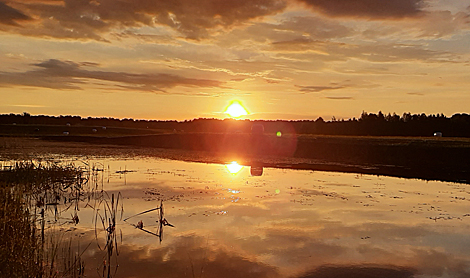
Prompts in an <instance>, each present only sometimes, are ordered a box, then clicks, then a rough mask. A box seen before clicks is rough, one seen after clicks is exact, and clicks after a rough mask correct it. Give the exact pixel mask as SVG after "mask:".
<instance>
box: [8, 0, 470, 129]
mask: <svg viewBox="0 0 470 278" xmlns="http://www.w3.org/2000/svg"><path fill="white" fill-rule="evenodd" d="M469 15H470V0H382V1H376V0H329V1H326V0H237V1H235V0H233V1H229V0H201V1H193V0H181V1H167V0H165V1H163V0H132V1H130V0H129V1H117V0H93V1H89V0H80V1H78V0H66V1H60V0H3V1H0V36H1V37H0V97H1V99H2V100H1V102H0V113H2V114H3V113H22V112H24V111H26V112H29V113H31V114H48V115H61V114H62V115H80V116H85V117H87V116H97V117H102V116H104V117H117V118H131V117H132V118H145V119H176V120H184V119H192V118H197V117H225V114H223V113H222V112H223V111H224V109H225V107H226V106H227V104H228V103H230V101H233V100H240V101H241V102H242V103H243V104H244V106H246V107H247V109H248V110H249V111H250V113H251V114H250V115H249V116H248V117H249V118H252V119H315V118H317V117H318V116H322V117H324V118H325V119H327V120H329V119H331V117H332V116H335V117H336V118H337V119H340V118H350V117H359V116H360V114H361V112H362V111H363V110H365V111H368V112H377V111H379V110H381V111H383V112H385V113H388V112H392V113H393V112H396V113H398V114H402V113H403V112H411V113H426V114H431V113H444V114H446V115H447V116H450V115H452V114H454V113H468V112H470V111H469V108H468V104H469V103H470V95H469V93H468V90H469V89H468V88H470V86H469V85H470V78H469V77H470V76H469V72H470V71H469V57H470V55H469V54H470V51H469V49H470V17H469Z"/></svg>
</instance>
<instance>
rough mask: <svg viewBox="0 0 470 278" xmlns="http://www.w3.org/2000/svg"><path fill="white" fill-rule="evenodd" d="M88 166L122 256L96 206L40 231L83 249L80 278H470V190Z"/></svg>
mask: <svg viewBox="0 0 470 278" xmlns="http://www.w3.org/2000/svg"><path fill="white" fill-rule="evenodd" d="M63 160H64V161H65V162H70V160H71V158H66V159H63ZM72 160H73V159H72ZM74 163H75V164H76V165H81V163H82V164H83V165H85V164H84V162H82V161H80V160H75V161H74ZM86 163H87V165H88V166H94V167H96V168H98V169H100V170H101V169H102V171H98V172H96V173H97V176H96V180H95V182H96V183H97V184H98V186H99V187H98V188H99V189H100V190H103V191H102V192H104V193H105V198H107V200H108V201H107V204H108V205H109V204H111V198H112V196H113V195H114V198H115V202H117V201H118V200H119V204H118V206H117V207H115V208H114V211H116V225H115V231H116V232H115V241H116V242H114V246H115V247H117V249H116V248H114V252H113V254H112V255H111V256H108V253H107V251H106V250H104V248H103V247H104V245H105V244H106V241H107V232H106V231H105V229H106V227H107V226H108V224H107V223H108V222H107V221H106V219H109V214H106V215H105V212H104V210H101V211H99V212H98V214H100V216H99V217H97V210H96V207H99V206H100V204H98V205H97V203H96V202H95V203H93V202H89V201H87V202H79V203H77V204H76V210H75V211H74V212H73V213H72V212H70V209H66V205H60V206H61V207H59V211H62V213H61V216H60V217H59V218H58V219H57V221H55V220H52V219H50V221H49V223H47V224H46V231H48V232H49V233H51V234H52V233H56V234H57V233H60V234H61V235H60V238H61V241H62V242H68V241H69V240H70V239H72V240H73V241H74V242H76V244H79V246H80V247H74V248H80V249H76V250H77V251H76V252H77V254H81V258H82V260H84V262H85V274H86V276H87V277H100V276H108V275H109V276H112V277H224V278H229V277H244V278H248V277H369V276H366V275H368V274H369V275H372V274H374V275H376V276H370V277H470V251H469V250H470V233H469V232H470V206H469V205H470V202H469V201H470V195H469V193H470V190H469V188H468V185H465V184H457V183H446V182H436V181H429V182H427V181H422V180H410V179H400V178H392V177H383V176H380V177H379V176H369V175H358V174H347V173H332V172H313V171H299V170H285V169H274V168H265V169H262V172H261V169H250V167H249V166H245V167H237V165H236V164H230V165H218V164H203V163H190V162H183V161H174V160H164V159H158V158H138V159H121V158H115V159H90V160H87V161H86ZM250 170H252V171H251V172H250ZM252 174H254V175H252ZM161 204H163V208H164V215H163V216H161V214H160V210H159V209H158V208H160V206H161ZM102 205H103V203H101V206H102ZM121 205H122V206H121ZM93 207H94V208H95V209H93ZM74 213H76V214H77V216H78V217H79V219H80V221H79V223H78V224H75V223H72V221H69V220H70V218H72V217H73V214H74ZM97 219H98V220H97ZM101 219H104V220H103V222H101ZM124 219H125V221H124ZM95 220H97V221H96V223H95ZM165 220H166V222H165ZM162 221H163V222H164V224H165V225H162ZM139 222H141V224H139ZM102 223H105V224H102ZM168 224H170V225H168ZM139 225H142V226H141V227H142V229H139V228H137V227H138V226H139ZM103 226H104V227H103ZM172 226H173V227H172ZM116 243H117V244H116ZM116 251H117V252H116ZM106 265H107V266H108V268H111V271H110V272H107V270H106V267H104V266H106ZM335 275H336V276H335ZM341 275H342V276H341ZM355 275H356V276H355Z"/></svg>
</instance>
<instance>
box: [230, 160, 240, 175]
mask: <svg viewBox="0 0 470 278" xmlns="http://www.w3.org/2000/svg"><path fill="white" fill-rule="evenodd" d="M225 168H227V171H228V172H229V173H230V174H232V175H236V174H238V173H239V172H240V171H241V170H242V169H243V168H244V166H241V165H239V164H238V163H237V162H236V161H232V162H231V163H229V164H225Z"/></svg>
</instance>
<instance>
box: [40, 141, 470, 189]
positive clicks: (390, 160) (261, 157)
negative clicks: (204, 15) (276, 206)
mask: <svg viewBox="0 0 470 278" xmlns="http://www.w3.org/2000/svg"><path fill="white" fill-rule="evenodd" d="M42 139H45V140H53V141H60V142H83V143H90V144H98V145H103V144H108V145H109V144H111V145H120V146H138V147H150V148H159V149H162V148H163V149H169V150H177V151H183V152H188V151H190V152H189V153H188V155H181V153H179V155H178V156H179V158H178V159H181V158H182V159H183V160H190V161H200V162H201V160H202V162H216V163H223V162H225V161H226V160H227V159H235V158H237V159H240V160H242V161H245V164H255V165H259V166H263V167H278V168H293V169H310V170H321V171H341V172H351V173H363V174H377V175H388V176H396V177H406V178H420V179H426V180H442V181H453V182H464V183H470V172H469V169H470V141H469V140H467V139H448V138H445V139H444V138H406V137H383V138H380V137H339V136H337V137H334V136H323V137H320V136H289V135H287V136H269V135H258V136H253V135H250V134H209V133H193V134H191V133H185V134H160V135H144V136H124V137H110V138H106V137H92V136H57V137H56V136H52V137H51V136H49V137H42ZM198 152H203V153H204V155H202V157H203V159H201V156H197V155H196V156H194V157H193V158H192V153H198ZM224 160H225V161H224Z"/></svg>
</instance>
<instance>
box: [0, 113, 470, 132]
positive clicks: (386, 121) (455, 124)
mask: <svg viewBox="0 0 470 278" xmlns="http://www.w3.org/2000/svg"><path fill="white" fill-rule="evenodd" d="M1 124H3V125H5V124H8V125H12V124H23V125H72V126H103V127H104V126H106V127H120V128H137V129H161V130H169V131H174V132H217V133H219V132H234V133H250V132H251V127H252V126H253V125H254V124H261V125H263V126H264V130H265V133H272V134H276V133H277V132H281V134H292V133H296V134H317V135H356V136H432V135H433V134H434V133H436V132H441V133H442V134H443V136H446V137H470V115H468V114H454V115H452V117H446V116H444V114H436V115H434V114H431V115H426V114H424V113H423V114H411V113H404V114H403V115H401V116H399V115H397V114H395V113H393V114H390V113H388V114H386V115H385V114H383V113H382V112H381V111H379V112H378V113H377V114H375V113H367V112H362V114H361V115H360V117H359V118H358V119H356V118H352V119H348V120H344V119H342V120H337V119H335V118H334V117H333V119H332V120H331V121H325V120H323V119H322V118H321V117H319V118H318V119H316V120H314V121H313V120H295V121H286V120H269V121H268V120H234V119H223V120H221V119H208V118H199V119H193V120H185V121H161V120H135V119H130V118H125V119H116V118H106V117H99V118H96V117H87V118H82V117H80V116H70V115H67V116H62V115H61V116H47V115H30V114H29V113H26V112H24V113H23V114H3V115H0V125H1ZM0 128H1V127H0ZM0 133H1V132H0Z"/></svg>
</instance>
